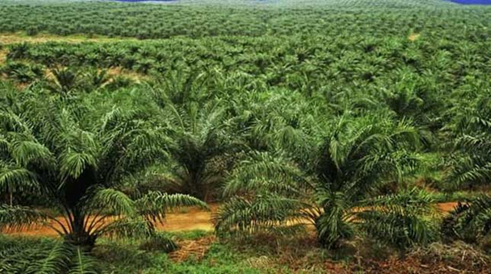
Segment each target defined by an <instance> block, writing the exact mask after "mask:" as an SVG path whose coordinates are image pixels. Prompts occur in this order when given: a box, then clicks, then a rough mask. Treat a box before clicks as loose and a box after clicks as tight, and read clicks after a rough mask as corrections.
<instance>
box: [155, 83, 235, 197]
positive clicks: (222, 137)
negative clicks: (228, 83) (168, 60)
mask: <svg viewBox="0 0 491 274" xmlns="http://www.w3.org/2000/svg"><path fill="white" fill-rule="evenodd" d="M201 81H203V80H202V79H201V78H200V76H196V77H195V76H188V77H187V78H186V77H184V76H182V75H178V76H176V75H173V76H172V75H171V77H170V80H167V81H166V82H165V84H164V85H163V89H160V90H158V89H153V96H154V99H155V102H156V103H157V105H159V106H160V108H161V115H162V116H163V117H168V118H169V120H168V121H169V124H170V134H169V136H170V137H171V138H172V139H173V143H174V145H173V146H169V149H168V151H169V153H170V156H171V160H172V164H171V166H170V167H169V168H168V169H167V170H166V171H165V172H163V174H161V178H162V179H163V180H164V184H165V188H167V189H168V190H169V191H172V192H179V193H187V194H190V195H192V196H194V197H197V198H200V199H203V200H204V201H209V200H211V199H212V198H213V196H214V195H215V194H216V190H217V189H218V187H219V186H220V184H221V183H222V181H223V177H224V176H225V172H226V170H227V168H226V167H227V166H228V165H229V164H230V159H231V158H232V155H233V154H234V153H235V152H236V151H237V149H238V148H239V147H240V141H238V140H234V139H233V138H232V136H231V135H230V134H229V132H228V127H229V126H230V123H231V121H230V119H229V118H228V116H227V113H226V109H225V108H224V107H223V104H222V103H221V101H220V100H218V99H211V98H207V97H208V96H209V94H207V93H206V92H204V90H206V89H204V88H203V86H202V85H201V84H200V83H201ZM202 89H204V90H202Z"/></svg>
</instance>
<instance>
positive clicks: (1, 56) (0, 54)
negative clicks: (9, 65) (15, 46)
mask: <svg viewBox="0 0 491 274" xmlns="http://www.w3.org/2000/svg"><path fill="white" fill-rule="evenodd" d="M5 61H7V51H6V50H5V49H0V65H2V64H3V63H5Z"/></svg>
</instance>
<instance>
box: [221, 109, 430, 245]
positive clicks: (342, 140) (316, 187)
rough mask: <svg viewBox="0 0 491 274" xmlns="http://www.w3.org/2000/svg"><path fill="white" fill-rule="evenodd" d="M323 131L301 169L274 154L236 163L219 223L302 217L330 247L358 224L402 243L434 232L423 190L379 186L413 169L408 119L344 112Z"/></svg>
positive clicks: (249, 225)
mask: <svg viewBox="0 0 491 274" xmlns="http://www.w3.org/2000/svg"><path fill="white" fill-rule="evenodd" d="M321 136H322V137H321V138H320V140H319V142H318V145H316V146H315V147H314V148H312V150H313V151H314V153H312V156H311V158H310V159H311V160H310V163H309V165H308V166H307V168H305V169H303V168H299V166H298V165H295V164H294V163H292V162H291V160H288V158H286V160H287V161H285V158H283V160H282V159H281V158H280V159H278V158H274V157H273V158H271V157H269V158H268V157H261V158H260V159H259V161H257V159H252V160H251V163H252V164H250V165H247V164H244V165H241V166H242V167H241V168H239V169H238V170H237V173H236V174H235V175H234V177H232V180H231V181H230V182H229V183H228V185H227V188H226V194H228V195H232V197H234V198H232V199H231V200H230V202H229V203H227V204H225V205H224V207H223V208H222V210H221V211H220V213H219V214H218V217H217V222H216V225H217V230H218V231H219V232H222V231H231V230H232V231H237V230H238V231H256V230H258V227H260V228H264V227H267V228H268V227H272V226H273V227H274V226H277V225H283V226H288V225H289V224H292V221H294V220H298V219H301V220H303V222H305V221H308V222H311V223H312V224H314V225H315V227H316V230H317V234H318V238H319V241H320V243H321V244H323V245H324V246H326V247H329V248H335V247H338V246H339V245H340V244H341V243H342V240H345V239H349V238H351V237H352V236H353V235H354V233H355V232H356V231H357V230H361V231H365V232H366V233H368V234H370V235H372V236H374V237H375V238H376V239H379V240H384V241H388V242H389V243H391V244H394V245H398V246H400V247H407V246H410V245H412V244H414V243H426V242H428V241H430V240H432V239H433V237H434V235H435V227H434V225H433V224H432V223H431V222H430V221H427V220H426V219H425V218H424V216H427V215H429V214H431V213H432V212H433V211H432V206H431V204H432V200H431V198H430V197H429V196H428V195H426V194H424V193H422V192H418V191H416V190H409V191H403V192H400V193H395V194H390V195H380V194H378V191H377V189H378V187H380V186H381V185H383V184H384V183H387V182H393V181H396V182H399V181H401V180H402V177H403V176H404V175H405V174H407V173H408V172H410V171H411V170H412V169H414V167H415V165H416V162H417V157H415V155H413V153H411V151H413V150H414V147H415V146H416V145H417V143H418V135H417V134H415V130H414V128H413V127H411V126H410V125H409V124H408V123H407V122H394V121H393V120H392V118H390V117H388V116H387V115H366V116H363V117H357V118H356V117H355V118H353V117H349V116H343V117H341V118H339V119H337V120H335V121H334V122H332V123H331V126H330V127H328V129H327V130H326V133H325V134H322V135H321ZM279 167H282V168H279ZM302 169H303V170H304V171H302ZM302 173H303V174H307V175H309V176H307V175H300V174H302ZM299 178H301V179H299ZM264 197H268V198H267V199H264ZM229 207H230V208H229ZM231 208H234V210H231ZM236 210H237V212H238V213H235V214H234V212H235V211H236ZM278 214H280V215H278ZM294 223H295V222H294ZM379 223H380V224H379Z"/></svg>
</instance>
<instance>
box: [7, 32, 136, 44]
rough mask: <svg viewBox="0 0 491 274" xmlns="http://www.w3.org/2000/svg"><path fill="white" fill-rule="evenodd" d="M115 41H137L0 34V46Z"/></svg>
mask: <svg viewBox="0 0 491 274" xmlns="http://www.w3.org/2000/svg"><path fill="white" fill-rule="evenodd" d="M117 41H137V39H136V38H111V37H104V36H94V37H88V36H86V35H69V36H59V35H53V34H38V35H35V36H27V35H25V34H23V33H20V32H16V33H0V44H3V45H10V44H18V43H24V42H25V43H47V42H66V43H82V42H98V43H109V42H117Z"/></svg>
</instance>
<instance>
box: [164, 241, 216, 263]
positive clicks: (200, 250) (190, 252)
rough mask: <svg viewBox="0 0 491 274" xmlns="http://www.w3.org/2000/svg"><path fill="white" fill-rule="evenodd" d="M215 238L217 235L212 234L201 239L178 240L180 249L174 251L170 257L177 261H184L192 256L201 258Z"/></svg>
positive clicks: (196, 258)
mask: <svg viewBox="0 0 491 274" xmlns="http://www.w3.org/2000/svg"><path fill="white" fill-rule="evenodd" d="M215 240H216V239H215V236H213V235H210V236H206V237H204V238H200V239H191V240H182V241H178V242H177V243H178V245H179V249H178V250H176V251H174V252H172V253H171V254H170V258H171V259H172V260H174V261H176V262H183V261H185V260H187V259H188V258H190V257H192V258H193V259H195V260H201V259H202V258H203V257H204V256H205V255H206V252H207V251H208V249H209V248H210V246H211V244H213V243H214V242H215Z"/></svg>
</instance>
